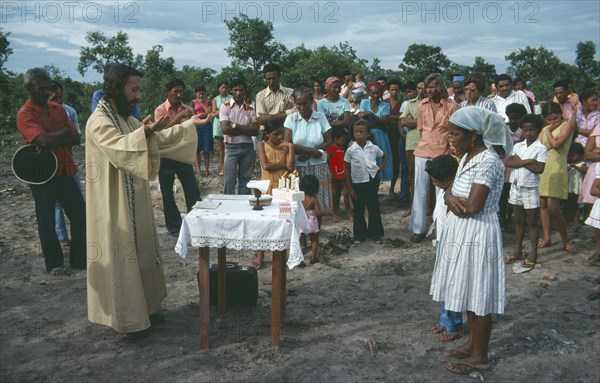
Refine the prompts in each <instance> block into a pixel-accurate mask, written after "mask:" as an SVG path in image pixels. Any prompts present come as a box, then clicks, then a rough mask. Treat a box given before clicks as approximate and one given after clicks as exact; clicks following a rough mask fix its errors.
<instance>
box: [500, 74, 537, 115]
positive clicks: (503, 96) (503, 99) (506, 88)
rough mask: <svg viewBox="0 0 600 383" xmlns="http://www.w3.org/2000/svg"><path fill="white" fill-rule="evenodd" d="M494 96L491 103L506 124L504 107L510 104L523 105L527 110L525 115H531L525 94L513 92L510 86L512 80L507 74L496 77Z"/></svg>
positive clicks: (518, 91)
mask: <svg viewBox="0 0 600 383" xmlns="http://www.w3.org/2000/svg"><path fill="white" fill-rule="evenodd" d="M495 84H496V90H497V93H496V95H495V96H494V97H493V98H492V101H493V102H494V104H495V105H496V111H497V112H498V113H499V114H500V115H501V116H502V117H504V121H506V122H508V116H507V115H506V107H507V106H508V105H510V104H513V103H517V104H523V106H524V107H525V109H526V110H527V114H530V113H531V108H530V107H529V100H528V99H527V96H526V95H525V93H523V92H522V91H520V90H517V91H514V90H513V85H512V79H511V78H510V76H509V75H507V74H501V75H499V76H498V77H496V82H495Z"/></svg>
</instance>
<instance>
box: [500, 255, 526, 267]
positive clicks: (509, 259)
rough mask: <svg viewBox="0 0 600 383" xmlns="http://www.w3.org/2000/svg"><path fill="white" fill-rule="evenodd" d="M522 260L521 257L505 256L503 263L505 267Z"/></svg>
mask: <svg viewBox="0 0 600 383" xmlns="http://www.w3.org/2000/svg"><path fill="white" fill-rule="evenodd" d="M521 259H523V258H522V256H517V255H506V256H504V263H505V264H507V265H512V264H513V263H515V262H517V261H520V260H521Z"/></svg>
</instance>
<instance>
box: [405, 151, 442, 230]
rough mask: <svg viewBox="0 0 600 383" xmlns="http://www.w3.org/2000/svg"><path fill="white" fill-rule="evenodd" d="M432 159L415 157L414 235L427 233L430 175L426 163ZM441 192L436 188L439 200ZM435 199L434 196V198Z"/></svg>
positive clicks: (412, 214) (411, 225) (412, 222)
mask: <svg viewBox="0 0 600 383" xmlns="http://www.w3.org/2000/svg"><path fill="white" fill-rule="evenodd" d="M430 159H431V158H424V157H416V156H415V187H414V191H415V192H414V197H413V201H412V211H411V214H410V223H409V225H408V228H409V230H410V231H411V233H413V234H422V233H426V232H427V192H428V191H429V183H430V182H431V180H430V179H429V174H427V172H426V171H425V163H426V162H427V161H428V160H430ZM440 191H441V189H440V188H438V187H437V186H436V187H435V196H436V200H437V196H438V193H439V192H440ZM432 198H433V196H432Z"/></svg>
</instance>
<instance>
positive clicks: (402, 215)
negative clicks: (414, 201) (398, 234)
mask: <svg viewBox="0 0 600 383" xmlns="http://www.w3.org/2000/svg"><path fill="white" fill-rule="evenodd" d="M410 214H411V211H410V210H405V211H404V212H402V213H401V214H400V217H402V218H406V217H410Z"/></svg>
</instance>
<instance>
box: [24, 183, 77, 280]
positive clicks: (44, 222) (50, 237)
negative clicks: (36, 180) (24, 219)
mask: <svg viewBox="0 0 600 383" xmlns="http://www.w3.org/2000/svg"><path fill="white" fill-rule="evenodd" d="M31 193H32V194H33V199H34V201H35V215H36V218H37V224H38V234H39V236H40V243H41V245H42V252H43V253H44V260H45V263H46V271H48V272H50V271H52V270H53V269H55V268H58V267H64V258H63V252H62V248H61V247H60V243H59V241H58V236H57V235H56V231H55V230H54V221H55V218H54V214H55V210H54V209H55V206H56V201H59V202H60V203H61V204H62V206H63V208H64V210H65V213H66V214H67V217H68V218H69V221H70V222H71V247H70V248H69V263H70V265H71V268H73V269H85V268H86V266H87V257H86V248H87V240H86V232H85V201H84V200H83V195H82V194H81V190H80V189H79V186H77V183H76V182H75V177H74V176H56V177H54V178H52V179H51V180H50V181H48V182H47V183H45V184H43V185H31Z"/></svg>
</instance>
